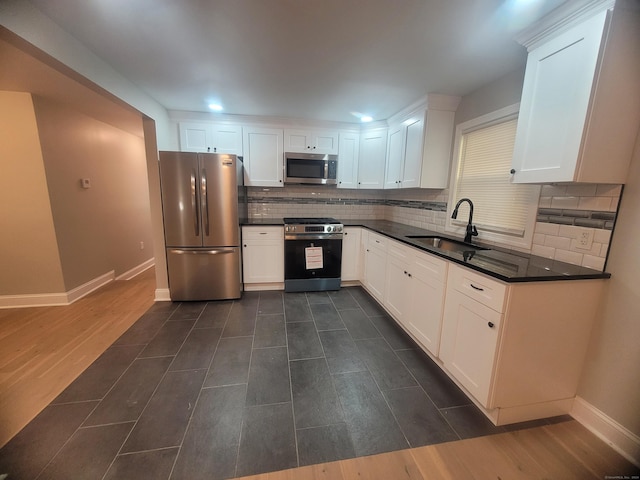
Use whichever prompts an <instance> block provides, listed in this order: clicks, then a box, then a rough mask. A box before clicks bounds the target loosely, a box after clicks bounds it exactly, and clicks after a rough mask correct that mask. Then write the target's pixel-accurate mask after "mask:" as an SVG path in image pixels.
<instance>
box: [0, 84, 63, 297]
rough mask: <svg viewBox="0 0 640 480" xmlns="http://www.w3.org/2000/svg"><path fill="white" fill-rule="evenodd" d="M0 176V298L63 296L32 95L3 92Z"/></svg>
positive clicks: (1, 97) (1, 98) (0, 108)
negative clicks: (48, 294)
mask: <svg viewBox="0 0 640 480" xmlns="http://www.w3.org/2000/svg"><path fill="white" fill-rule="evenodd" d="M0 171H1V172H2V173H1V174H0V212H1V213H0V232H2V233H1V234H0V258H1V260H0V263H1V264H2V267H1V268H0V295H24V294H36V293H58V292H62V291H63V290H64V281H63V276H62V267H61V264H60V258H59V256H58V246H57V242H56V235H55V231H54V225H53V217H52V214H51V208H50V206H49V194H48V190H47V181H46V177H45V171H44V165H43V163H42V154H41V151H40V142H39V140H38V129H37V125H36V117H35V113H34V109H33V103H32V100H31V95H30V94H28V93H16V92H1V91H0Z"/></svg>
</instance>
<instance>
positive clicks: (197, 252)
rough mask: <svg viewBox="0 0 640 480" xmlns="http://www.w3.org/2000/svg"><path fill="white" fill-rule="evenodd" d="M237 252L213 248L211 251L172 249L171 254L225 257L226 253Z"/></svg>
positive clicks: (234, 249)
mask: <svg viewBox="0 0 640 480" xmlns="http://www.w3.org/2000/svg"><path fill="white" fill-rule="evenodd" d="M236 251H237V248H212V249H209V250H201V249H198V250H194V249H182V248H172V249H170V250H169V253H175V254H176V255H224V254H226V253H235V252H236Z"/></svg>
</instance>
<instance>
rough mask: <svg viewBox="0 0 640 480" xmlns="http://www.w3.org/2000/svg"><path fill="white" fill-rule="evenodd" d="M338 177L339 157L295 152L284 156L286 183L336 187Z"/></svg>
mask: <svg viewBox="0 0 640 480" xmlns="http://www.w3.org/2000/svg"><path fill="white" fill-rule="evenodd" d="M337 177H338V156H337V155H323V154H320V153H293V152H285V154H284V181H285V183H312V184H321V185H336V184H337V183H338V181H337Z"/></svg>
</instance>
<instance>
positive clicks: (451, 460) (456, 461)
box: [411, 440, 474, 480]
mask: <svg viewBox="0 0 640 480" xmlns="http://www.w3.org/2000/svg"><path fill="white" fill-rule="evenodd" d="M467 441H470V440H461V441H460V442H467ZM460 442H450V443H441V444H438V445H430V446H427V447H420V448H414V449H412V450H411V455H412V456H413V458H414V460H415V462H416V464H417V465H418V468H419V469H420V472H422V476H423V477H424V479H425V480H457V479H459V478H465V479H473V478H474V477H473V474H472V472H470V471H469V469H468V468H467V467H466V466H465V465H464V463H463V462H461V461H460V458H459V457H458V455H457V447H456V445H457V444H459V443H460Z"/></svg>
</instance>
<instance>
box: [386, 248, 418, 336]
mask: <svg viewBox="0 0 640 480" xmlns="http://www.w3.org/2000/svg"><path fill="white" fill-rule="evenodd" d="M398 253H399V255H398ZM408 270H409V255H408V254H407V253H406V252H403V251H402V249H399V248H397V247H395V246H391V247H390V251H389V252H388V255H387V275H386V285H385V292H384V295H385V297H384V306H385V307H387V309H388V310H389V312H391V314H392V315H393V316H394V317H395V319H396V320H397V321H398V322H400V323H401V324H402V325H404V326H406V325H407V311H409V310H410V308H411V301H412V298H411V292H410V290H411V285H412V283H413V282H412V281H411V280H412V279H411V277H410V276H409V275H410V273H409V271H408Z"/></svg>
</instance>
